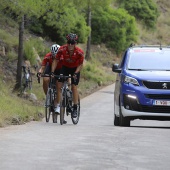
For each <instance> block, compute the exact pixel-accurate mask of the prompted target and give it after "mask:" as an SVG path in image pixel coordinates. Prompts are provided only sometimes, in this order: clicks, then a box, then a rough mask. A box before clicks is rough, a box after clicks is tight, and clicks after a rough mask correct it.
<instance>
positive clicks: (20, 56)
mask: <svg viewBox="0 0 170 170" xmlns="http://www.w3.org/2000/svg"><path fill="white" fill-rule="evenodd" d="M23 37H24V16H23V17H22V21H21V22H20V23H19V47H18V63H17V76H16V85H15V90H19V89H20V88H21V79H22V63H23V43H24V40H23Z"/></svg>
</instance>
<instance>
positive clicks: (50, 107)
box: [37, 74, 58, 123]
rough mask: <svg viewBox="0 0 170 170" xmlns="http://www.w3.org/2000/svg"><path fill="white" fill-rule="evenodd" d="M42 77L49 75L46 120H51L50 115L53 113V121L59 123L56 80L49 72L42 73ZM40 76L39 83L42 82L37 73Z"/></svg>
mask: <svg viewBox="0 0 170 170" xmlns="http://www.w3.org/2000/svg"><path fill="white" fill-rule="evenodd" d="M41 77H49V79H50V81H49V85H48V90H47V94H46V99H45V119H46V122H49V120H50V115H52V120H53V123H57V116H58V114H57V113H55V112H54V107H55V105H54V101H55V98H56V95H57V90H56V80H55V79H54V78H52V77H51V75H49V74H44V75H41ZM37 78H38V83H40V77H39V76H38V75H37Z"/></svg>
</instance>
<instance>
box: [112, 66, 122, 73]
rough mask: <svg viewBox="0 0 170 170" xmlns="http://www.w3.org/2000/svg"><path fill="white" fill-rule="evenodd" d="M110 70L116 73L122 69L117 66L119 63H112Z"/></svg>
mask: <svg viewBox="0 0 170 170" xmlns="http://www.w3.org/2000/svg"><path fill="white" fill-rule="evenodd" d="M112 71H113V72H116V73H121V71H122V69H121V68H119V64H113V66H112Z"/></svg>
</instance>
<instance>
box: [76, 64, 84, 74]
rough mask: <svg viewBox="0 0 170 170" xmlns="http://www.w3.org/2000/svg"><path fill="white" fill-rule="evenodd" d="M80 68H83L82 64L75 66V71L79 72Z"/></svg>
mask: <svg viewBox="0 0 170 170" xmlns="http://www.w3.org/2000/svg"><path fill="white" fill-rule="evenodd" d="M82 68H83V64H80V65H79V66H78V67H77V69H76V71H75V73H79V72H80V71H81V69H82Z"/></svg>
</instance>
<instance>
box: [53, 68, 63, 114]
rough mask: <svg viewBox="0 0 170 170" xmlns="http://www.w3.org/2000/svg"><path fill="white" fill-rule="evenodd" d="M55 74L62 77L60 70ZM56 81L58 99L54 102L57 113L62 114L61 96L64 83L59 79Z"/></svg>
mask: <svg viewBox="0 0 170 170" xmlns="http://www.w3.org/2000/svg"><path fill="white" fill-rule="evenodd" d="M54 74H55V75H60V69H56V70H55V72H54ZM55 81H56V90H57V94H56V98H55V101H54V105H55V112H57V113H60V94H61V87H62V82H61V81H59V79H58V78H55Z"/></svg>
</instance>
